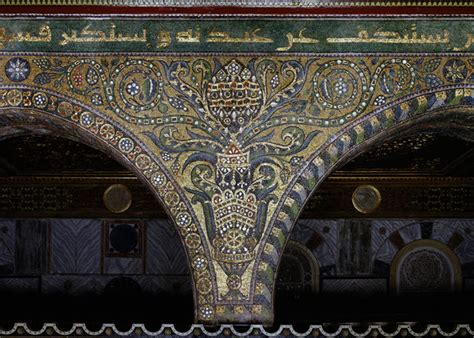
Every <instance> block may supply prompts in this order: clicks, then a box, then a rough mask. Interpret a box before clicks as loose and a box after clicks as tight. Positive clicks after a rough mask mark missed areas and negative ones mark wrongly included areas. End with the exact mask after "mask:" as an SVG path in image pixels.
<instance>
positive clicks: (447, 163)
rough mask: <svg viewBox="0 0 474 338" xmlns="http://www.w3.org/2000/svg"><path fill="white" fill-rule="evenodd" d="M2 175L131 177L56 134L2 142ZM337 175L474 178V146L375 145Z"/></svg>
mask: <svg viewBox="0 0 474 338" xmlns="http://www.w3.org/2000/svg"><path fill="white" fill-rule="evenodd" d="M0 145H1V146H0V176H35V175H36V176H37V175H75V176H76V175H95V176H97V175H99V176H103V175H115V176H116V175H131V173H130V172H129V171H127V169H125V168H124V167H122V166H121V165H120V164H119V163H117V162H116V161H115V160H113V159H111V158H110V157H108V156H107V154H105V153H103V152H101V151H98V150H95V149H92V148H90V147H88V146H86V145H83V144H81V143H77V142H74V141H70V140H67V139H64V138H56V137H51V136H23V137H16V138H11V139H7V140H5V141H3V142H1V143H0ZM334 175H335V176H338V175H344V176H347V175H349V176H352V175H353V176H361V175H364V176H373V175H377V176H380V175H385V176H386V175H395V176H396V175H417V176H419V175H423V176H425V175H428V176H430V175H431V176H474V147H473V143H470V142H468V141H464V140H461V139H457V138H455V137H452V136H445V135H441V134H436V133H420V134H418V135H413V136H408V137H400V138H396V139H394V140H391V141H388V142H384V143H382V144H379V145H376V146H374V147H373V148H372V150H369V151H368V152H365V153H362V154H361V155H360V156H358V157H357V158H355V159H354V160H352V161H350V162H348V163H347V164H345V165H344V166H343V167H341V168H340V169H339V170H338V171H337V172H336V173H334Z"/></svg>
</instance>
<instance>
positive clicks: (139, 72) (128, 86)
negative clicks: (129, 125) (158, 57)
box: [107, 60, 163, 120]
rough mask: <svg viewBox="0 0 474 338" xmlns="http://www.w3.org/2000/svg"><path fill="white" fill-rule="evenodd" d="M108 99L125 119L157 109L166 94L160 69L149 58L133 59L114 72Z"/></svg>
mask: <svg viewBox="0 0 474 338" xmlns="http://www.w3.org/2000/svg"><path fill="white" fill-rule="evenodd" d="M109 84H110V86H109V88H107V95H108V96H107V100H108V101H109V104H110V106H111V107H112V109H113V110H114V111H115V113H117V114H118V115H120V116H121V117H123V118H125V119H127V120H128V119H129V117H130V116H133V117H137V116H138V117H140V116H145V115H146V113H147V112H150V111H152V110H154V109H155V108H156V107H157V106H158V105H159V104H160V102H161V100H162V96H163V76H162V74H161V72H160V69H159V68H158V67H157V66H156V65H154V64H153V63H151V62H148V61H145V60H129V61H127V62H125V63H122V64H120V65H118V67H117V68H115V70H114V71H113V72H112V75H111V81H110V83H109Z"/></svg>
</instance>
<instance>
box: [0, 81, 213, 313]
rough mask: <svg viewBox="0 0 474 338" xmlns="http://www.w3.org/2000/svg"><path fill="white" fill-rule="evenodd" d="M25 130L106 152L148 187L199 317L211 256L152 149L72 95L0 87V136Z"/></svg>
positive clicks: (180, 194)
mask: <svg viewBox="0 0 474 338" xmlns="http://www.w3.org/2000/svg"><path fill="white" fill-rule="evenodd" d="M28 133H33V134H34V133H36V134H38V133H39V134H42V133H54V134H56V135H58V136H61V137H64V138H68V139H71V140H74V141H77V142H80V143H84V144H86V145H88V146H91V147H92V148H95V149H98V150H101V151H103V152H106V153H108V154H110V155H111V156H112V157H113V158H114V159H115V160H117V161H118V162H119V163H121V164H122V165H123V166H124V167H126V168H127V169H129V170H130V171H131V172H132V173H134V174H135V175H136V176H137V177H138V178H139V179H140V180H141V181H142V182H143V183H144V184H145V185H146V186H147V188H148V189H150V190H151V191H152V193H153V195H154V196H155V198H156V199H157V200H158V201H159V203H161V205H162V206H163V208H164V210H165V211H166V213H167V214H168V216H169V217H170V218H171V219H172V220H173V223H174V225H175V227H176V228H177V230H178V233H179V234H180V239H181V242H182V244H183V246H184V248H185V251H186V255H187V258H188V264H189V268H190V270H191V271H192V272H193V273H192V278H193V298H194V304H195V319H197V318H202V314H203V313H206V312H207V308H206V304H207V303H212V297H213V295H212V293H211V294H208V292H206V298H203V297H202V296H200V294H201V293H202V292H201V291H200V290H198V288H197V287H196V285H198V283H199V281H203V280H204V283H212V282H213V280H214V279H213V278H210V276H212V275H213V271H212V264H208V257H210V255H209V253H208V252H207V249H206V246H204V245H203V242H202V240H203V237H202V233H201V229H200V227H198V226H196V224H198V221H197V219H196V216H195V214H194V212H193V210H192V208H191V206H190V202H189V201H188V200H187V198H186V197H185V196H184V194H183V192H182V190H181V188H180V187H179V185H177V183H176V182H175V181H174V179H173V178H172V176H171V175H169V173H167V172H166V170H164V169H163V166H162V164H161V163H160V160H159V159H158V158H157V157H156V154H154V153H153V152H152V151H151V150H150V149H148V148H147V146H146V145H145V144H143V143H142V142H141V141H139V139H138V138H137V137H136V136H135V135H134V134H133V132H131V131H129V130H127V128H126V127H124V126H123V125H121V124H119V123H117V122H116V121H114V120H112V119H111V118H109V117H107V116H105V115H104V114H102V113H100V112H98V111H96V110H95V109H94V108H92V107H90V106H88V105H85V104H83V103H81V102H79V101H77V100H75V99H72V98H70V97H67V96H65V95H62V94H59V93H56V92H52V91H47V90H44V89H38V88H34V87H27V86H0V139H6V138H9V137H14V136H19V135H21V134H28ZM191 262H193V263H191ZM196 262H198V263H199V264H197V263H196ZM209 290H210V287H209ZM205 291H207V290H205ZM203 303H204V305H202V304H203Z"/></svg>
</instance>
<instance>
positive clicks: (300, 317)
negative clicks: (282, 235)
mask: <svg viewBox="0 0 474 338" xmlns="http://www.w3.org/2000/svg"><path fill="white" fill-rule="evenodd" d="M462 121H463V122H460V121H459V120H457V118H456V113H453V114H452V115H451V116H449V115H447V116H444V117H442V118H441V119H439V120H433V119H432V120H430V121H426V120H425V121H424V122H423V121H420V122H422V123H417V124H416V125H415V126H414V127H410V128H408V127H406V128H404V129H402V128H398V130H396V131H392V132H390V133H386V134H385V135H382V136H381V137H379V138H378V139H377V140H376V141H374V142H368V143H367V144H366V145H365V146H363V147H362V148H358V153H357V154H356V153H354V152H353V153H352V154H350V155H349V156H347V157H346V158H345V159H344V162H341V163H340V164H339V165H338V167H337V168H336V170H335V171H333V172H332V174H331V175H330V176H329V177H327V178H326V180H325V181H324V182H323V183H322V184H321V186H319V187H318V189H317V190H316V192H315V194H314V195H313V196H312V197H311V198H310V200H309V201H308V202H307V204H306V206H305V209H304V210H303V211H302V213H301V215H300V218H299V219H298V221H297V222H296V224H295V227H294V228H293V230H292V232H291V235H290V237H289V238H290V240H291V241H295V242H297V243H299V244H300V245H302V246H304V247H305V248H306V249H307V250H310V251H311V252H312V254H313V257H314V259H316V260H317V261H318V263H319V285H320V288H319V292H317V293H313V294H312V295H306V296H305V297H301V296H300V295H298V294H297V293H292V292H291V291H287V292H286V293H285V295H284V297H283V296H282V295H281V294H279V293H278V283H279V281H282V280H285V278H287V277H286V276H285V270H284V269H283V267H284V266H285V265H284V264H283V260H282V262H281V264H280V269H279V271H278V276H277V282H276V286H277V293H276V297H275V309H276V321H277V322H278V323H299V324H309V323H321V322H356V323H361V322H362V323H364V322H398V321H409V322H433V321H435V322H437V323H450V322H461V321H462V322H468V321H470V320H471V319H472V316H473V313H472V311H465V310H464V309H466V306H467V305H468V304H470V303H472V301H473V299H474V296H473V289H472V286H471V285H472V282H471V279H472V276H473V275H472V266H473V264H474V261H473V259H472V257H473V256H472V254H471V252H472V251H473V250H474V238H473V237H472V236H471V233H473V230H474V203H472V196H474V195H473V194H474V164H473V163H474V147H473V143H472V141H473V139H474V135H473V133H472V128H471V127H470V126H471V125H472V121H471V122H470V121H469V120H462ZM412 126H413V125H412ZM358 187H360V189H361V190H358V189H357V188H358ZM373 188H375V189H373ZM378 197H381V200H378ZM420 241H421V243H426V242H424V241H428V242H429V243H431V241H432V242H435V243H439V246H440V247H443V248H447V249H446V250H445V251H443V252H449V253H452V254H442V253H441V251H439V252H438V251H436V250H437V249H426V248H425V249H424V250H425V251H424V252H423V254H418V255H412V256H410V259H411V260H410V261H408V260H407V261H404V264H405V265H404V266H403V267H402V268H403V274H404V276H405V277H406V276H407V273H408V272H409V271H412V273H411V275H410V274H409V277H408V278H409V279H408V281H407V279H406V278H405V277H403V278H405V279H404V280H403V283H405V284H404V285H405V286H406V285H410V286H411V290H410V291H411V292H408V293H407V292H405V293H402V294H397V293H396V292H393V288H394V286H393V283H395V282H393V280H394V277H393V276H391V273H390V271H391V266H393V264H396V263H394V259H395V257H397V253H399V252H400V251H402V250H405V251H406V250H408V249H406V248H407V246H410V245H412V243H416V242H420ZM404 248H405V249H404ZM285 250H288V247H287V248H286V249H285ZM430 250H431V251H433V252H431V251H430ZM285 255H286V251H284V252H283V257H285ZM443 255H444V256H443ZM399 257H405V256H403V255H402V254H399ZM445 257H450V259H448V258H445ZM453 257H456V258H453ZM442 258H445V259H444V260H443V259H442ZM451 258H452V259H451ZM283 259H284V258H283ZM456 260H459V266H460V268H459V269H457V268H456V267H453V266H451V262H455V261H456ZM408 265H410V266H408ZM420 266H423V267H426V269H427V271H425V272H423V273H419V272H420V271H419V269H420ZM393 269H395V268H393ZM410 269H411V270H410ZM428 272H430V273H432V274H435V275H436V276H437V277H439V280H440V282H439V285H438V284H436V285H434V286H433V287H432V290H431V291H430V290H427V284H426V283H427V282H428V279H426V274H427V273H428ZM392 274H393V273H392ZM423 276H425V277H424V279H423V278H421V277H423ZM440 276H442V277H440ZM444 277H446V278H444ZM410 278H411V279H410ZM395 279H396V278H395ZM415 279H416V280H415ZM448 280H449V283H448V282H447V281H448ZM391 283H392V285H391ZM429 283H431V284H433V283H434V282H433V278H431V279H430V280H429ZM450 283H451V284H450ZM431 284H430V285H431ZM444 286H446V287H445V288H444ZM435 291H436V292H435ZM440 304H447V305H443V306H441V305H440ZM462 304H464V305H466V306H462ZM467 308H468V306H467Z"/></svg>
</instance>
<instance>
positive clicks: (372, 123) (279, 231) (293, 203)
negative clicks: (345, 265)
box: [253, 84, 474, 299]
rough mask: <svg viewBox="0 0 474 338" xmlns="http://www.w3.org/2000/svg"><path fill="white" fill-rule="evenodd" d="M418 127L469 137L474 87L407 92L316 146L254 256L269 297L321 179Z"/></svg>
mask: <svg viewBox="0 0 474 338" xmlns="http://www.w3.org/2000/svg"><path fill="white" fill-rule="evenodd" d="M421 127H423V128H427V129H438V128H440V127H442V128H447V129H448V130H451V131H452V130H462V131H464V133H463V136H464V137H465V138H469V137H472V136H470V135H474V85H469V84H460V85H453V86H444V87H438V88H435V89H432V90H426V91H420V92H416V93H413V94H410V95H406V96H404V97H401V98H399V99H398V100H396V101H395V102H392V103H390V104H386V105H384V106H381V107H380V108H378V109H376V110H374V111H372V112H370V113H368V114H367V115H365V116H364V117H362V118H360V119H357V120H354V121H353V122H352V123H349V124H347V125H346V126H345V127H342V128H341V129H340V131H339V132H337V133H335V134H334V135H333V136H331V137H330V138H329V139H328V140H327V141H326V142H325V143H324V144H323V145H321V146H320V147H318V149H317V150H316V151H315V152H314V153H313V154H312V155H311V156H310V158H309V161H308V162H307V165H306V166H305V167H304V168H303V169H302V170H301V171H300V173H299V174H298V175H296V176H295V179H294V181H293V182H292V183H291V184H290V185H289V188H288V189H287V190H286V191H285V193H284V194H283V196H282V198H281V200H280V201H279V204H278V206H277V208H276V211H275V213H274V214H273V218H272V220H271V221H270V222H269V223H270V224H272V226H271V227H269V228H268V229H267V232H266V233H265V235H264V239H263V241H264V243H265V244H264V245H262V246H261V250H260V251H259V253H258V255H257V260H258V261H259V264H258V266H257V267H256V268H255V269H254V273H255V274H256V275H257V276H258V279H260V280H263V281H265V287H266V288H267V290H268V294H269V295H270V294H272V293H273V290H274V288H275V284H274V283H275V279H273V280H271V279H269V278H268V276H272V275H273V276H274V275H275V274H276V272H277V271H278V265H279V262H280V258H281V256H282V254H283V252H284V248H285V245H286V243H287V241H288V237H289V234H290V232H291V230H292V228H293V226H294V224H295V222H296V220H297V219H298V217H299V215H300V212H301V211H302V209H303V207H304V205H305V204H306V202H307V201H308V200H309V198H310V197H311V196H312V195H313V194H314V192H315V190H316V189H317V188H318V187H319V185H320V184H321V183H322V182H323V181H324V179H325V178H326V177H328V176H329V175H330V174H331V173H332V172H334V171H335V170H336V169H337V168H338V167H339V166H341V165H342V164H343V163H345V162H346V161H349V160H351V159H353V158H355V157H356V156H357V155H358V154H359V153H360V152H361V151H363V150H364V149H366V148H367V147H370V145H372V144H374V143H376V142H380V141H382V140H385V139H387V138H390V137H391V136H393V135H395V134H397V133H400V132H406V131H412V132H413V130H417V129H421ZM263 248H265V250H263ZM275 257H279V259H277V260H275ZM253 288H255V285H254V286H253ZM269 299H271V297H269Z"/></svg>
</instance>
